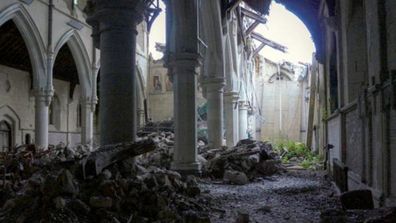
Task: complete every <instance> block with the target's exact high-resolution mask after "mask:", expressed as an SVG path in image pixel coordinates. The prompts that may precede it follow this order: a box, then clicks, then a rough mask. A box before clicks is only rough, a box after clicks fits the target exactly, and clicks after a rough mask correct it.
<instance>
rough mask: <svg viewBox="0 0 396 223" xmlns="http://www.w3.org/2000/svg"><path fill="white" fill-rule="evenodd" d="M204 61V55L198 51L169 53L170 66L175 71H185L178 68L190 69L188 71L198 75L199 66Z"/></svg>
mask: <svg viewBox="0 0 396 223" xmlns="http://www.w3.org/2000/svg"><path fill="white" fill-rule="evenodd" d="M201 63H202V57H201V56H200V55H199V54H197V53H178V54H172V55H169V62H168V67H169V68H170V69H171V70H172V74H174V73H179V74H180V73H185V72H181V71H178V70H188V71H189V72H188V73H194V74H195V75H198V71H197V68H198V67H199V66H200V65H201Z"/></svg>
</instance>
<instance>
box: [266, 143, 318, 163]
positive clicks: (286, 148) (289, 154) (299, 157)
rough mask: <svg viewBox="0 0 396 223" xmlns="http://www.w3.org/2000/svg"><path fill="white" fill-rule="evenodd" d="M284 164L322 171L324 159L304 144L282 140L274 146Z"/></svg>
mask: <svg viewBox="0 0 396 223" xmlns="http://www.w3.org/2000/svg"><path fill="white" fill-rule="evenodd" d="M274 148H275V150H276V151H277V152H278V153H279V154H280V157H281V160H282V163H284V164H288V163H295V164H297V165H299V166H301V167H303V168H304V169H320V168H321V165H322V160H323V159H322V158H321V157H319V156H318V155H317V154H315V153H313V152H312V151H311V150H310V149H309V148H308V147H307V146H306V145H305V144H304V143H301V142H294V141H290V140H281V141H279V142H277V143H275V144H274Z"/></svg>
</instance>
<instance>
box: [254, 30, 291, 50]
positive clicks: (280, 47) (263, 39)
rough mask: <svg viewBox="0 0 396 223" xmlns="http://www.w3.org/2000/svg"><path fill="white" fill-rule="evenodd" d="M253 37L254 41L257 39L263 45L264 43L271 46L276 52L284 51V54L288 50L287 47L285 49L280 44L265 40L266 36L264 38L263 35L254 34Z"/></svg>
mask: <svg viewBox="0 0 396 223" xmlns="http://www.w3.org/2000/svg"><path fill="white" fill-rule="evenodd" d="M251 36H252V38H253V39H256V40H258V41H260V42H261V43H264V44H265V45H267V46H270V47H272V48H274V49H276V50H279V51H282V52H284V53H285V52H286V50H287V47H285V46H283V45H281V44H279V43H276V42H274V41H272V40H269V39H267V38H265V37H264V36H262V35H261V34H258V33H256V32H252V34H251Z"/></svg>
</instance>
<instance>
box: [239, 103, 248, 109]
mask: <svg viewBox="0 0 396 223" xmlns="http://www.w3.org/2000/svg"><path fill="white" fill-rule="evenodd" d="M238 107H239V110H248V109H249V104H248V103H247V101H239V102H238Z"/></svg>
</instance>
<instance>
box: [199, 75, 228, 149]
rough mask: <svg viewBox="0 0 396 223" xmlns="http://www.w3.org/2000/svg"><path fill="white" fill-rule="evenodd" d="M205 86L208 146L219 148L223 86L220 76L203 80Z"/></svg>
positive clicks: (221, 128) (220, 143)
mask: <svg viewBox="0 0 396 223" xmlns="http://www.w3.org/2000/svg"><path fill="white" fill-rule="evenodd" d="M203 86H204V87H205V88H206V95H207V96H206V99H207V103H208V115H207V117H208V119H207V125H208V142H209V147H211V148H219V147H221V146H223V112H224V108H223V88H224V86H225V83H224V80H223V79H222V78H210V79H207V80H205V81H204V82H203Z"/></svg>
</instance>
